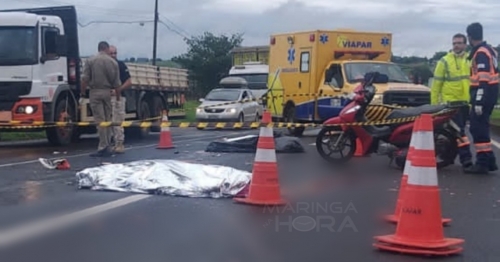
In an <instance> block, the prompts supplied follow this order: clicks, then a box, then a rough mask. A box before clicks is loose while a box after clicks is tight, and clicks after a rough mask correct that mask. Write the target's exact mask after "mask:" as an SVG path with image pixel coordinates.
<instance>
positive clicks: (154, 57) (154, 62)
mask: <svg viewBox="0 0 500 262" xmlns="http://www.w3.org/2000/svg"><path fill="white" fill-rule="evenodd" d="M158 20H159V17H158V0H155V28H154V36H153V65H156V42H157V38H158Z"/></svg>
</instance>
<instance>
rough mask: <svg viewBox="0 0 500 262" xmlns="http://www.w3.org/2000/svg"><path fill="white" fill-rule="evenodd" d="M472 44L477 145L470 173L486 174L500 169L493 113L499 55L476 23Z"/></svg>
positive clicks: (472, 26)
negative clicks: (494, 147) (493, 142)
mask: <svg viewBox="0 0 500 262" xmlns="http://www.w3.org/2000/svg"><path fill="white" fill-rule="evenodd" d="M467 37H468V38H469V42H470V44H471V46H472V50H471V54H470V56H469V58H470V60H471V63H472V64H471V74H470V81H471V83H470V96H471V104H472V108H471V114H470V133H471V135H472V138H473V140H474V147H475V148H476V163H475V164H474V165H472V166H470V167H468V168H465V170H464V171H465V172H466V173H471V174H486V173H488V171H496V170H498V166H497V164H496V157H495V154H494V153H493V150H492V147H491V140H490V116H491V113H492V112H493V109H494V107H495V104H496V103H497V99H498V83H499V81H498V54H497V52H496V51H495V49H494V48H492V47H491V46H490V45H489V44H487V43H486V41H484V40H483V27H482V25H481V24H480V23H472V24H470V25H469V26H468V27H467Z"/></svg>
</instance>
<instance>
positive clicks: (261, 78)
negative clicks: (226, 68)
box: [231, 74, 268, 89]
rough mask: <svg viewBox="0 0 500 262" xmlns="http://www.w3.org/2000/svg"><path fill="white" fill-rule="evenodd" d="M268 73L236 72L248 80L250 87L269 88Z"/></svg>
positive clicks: (238, 75)
mask: <svg viewBox="0 0 500 262" xmlns="http://www.w3.org/2000/svg"><path fill="white" fill-rule="evenodd" d="M267 75H268V74H235V75H231V76H237V77H241V78H244V79H245V80H246V81H247V82H248V88H249V89H267Z"/></svg>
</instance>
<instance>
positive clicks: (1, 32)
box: [0, 26, 38, 66]
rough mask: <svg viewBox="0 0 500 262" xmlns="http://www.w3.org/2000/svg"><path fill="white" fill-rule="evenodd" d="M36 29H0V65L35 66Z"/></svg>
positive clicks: (17, 27) (18, 27) (19, 27)
mask: <svg viewBox="0 0 500 262" xmlns="http://www.w3.org/2000/svg"><path fill="white" fill-rule="evenodd" d="M36 36H37V34H36V27H21V26H16V27H11V26H9V27H0V65H3V66H5V65H30V64H36V63H37V61H38V59H37V50H38V48H37V46H38V45H37V43H38V41H37V38H36Z"/></svg>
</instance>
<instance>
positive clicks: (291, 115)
mask: <svg viewBox="0 0 500 262" xmlns="http://www.w3.org/2000/svg"><path fill="white" fill-rule="evenodd" d="M285 112H286V113H285V117H284V119H285V122H286V123H295V107H294V106H289V107H288V108H287V110H286V111H285ZM304 130H305V127H289V128H288V133H289V134H290V135H292V136H297V137H300V136H302V135H303V134H304Z"/></svg>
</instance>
